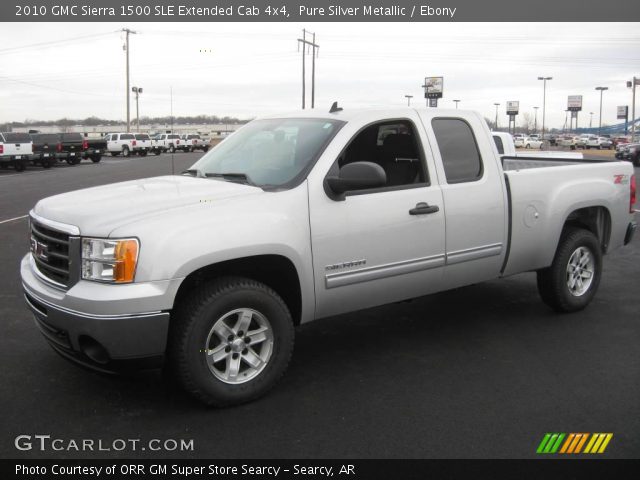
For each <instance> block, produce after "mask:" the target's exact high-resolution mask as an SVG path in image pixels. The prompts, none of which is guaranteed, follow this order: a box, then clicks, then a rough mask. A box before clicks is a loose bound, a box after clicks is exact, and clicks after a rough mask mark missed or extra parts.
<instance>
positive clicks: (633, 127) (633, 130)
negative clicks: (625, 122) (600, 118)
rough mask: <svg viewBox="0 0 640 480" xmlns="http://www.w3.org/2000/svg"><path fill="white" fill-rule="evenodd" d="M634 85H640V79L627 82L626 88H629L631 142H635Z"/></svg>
mask: <svg viewBox="0 0 640 480" xmlns="http://www.w3.org/2000/svg"><path fill="white" fill-rule="evenodd" d="M636 85H640V78H636V77H633V79H632V80H631V81H630V82H627V87H629V88H631V141H632V142H635V140H636Z"/></svg>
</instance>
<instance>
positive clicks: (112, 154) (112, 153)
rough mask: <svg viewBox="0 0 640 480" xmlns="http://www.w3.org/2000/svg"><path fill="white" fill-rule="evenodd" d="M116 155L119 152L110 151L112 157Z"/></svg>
mask: <svg viewBox="0 0 640 480" xmlns="http://www.w3.org/2000/svg"><path fill="white" fill-rule="evenodd" d="M118 155H120V152H111V156H112V157H117V156H118Z"/></svg>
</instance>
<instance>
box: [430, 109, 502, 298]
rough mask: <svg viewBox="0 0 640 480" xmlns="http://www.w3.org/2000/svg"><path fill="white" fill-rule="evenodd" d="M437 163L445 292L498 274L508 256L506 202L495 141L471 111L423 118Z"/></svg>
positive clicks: (484, 123) (483, 122) (482, 122)
mask: <svg viewBox="0 0 640 480" xmlns="http://www.w3.org/2000/svg"><path fill="white" fill-rule="evenodd" d="M420 115H421V117H422V119H423V122H424V126H425V129H426V131H427V134H428V135H429V139H430V141H431V144H432V145H433V153H434V157H435V159H436V168H437V171H438V177H439V179H440V185H441V188H442V196H443V200H444V208H445V210H446V212H447V233H446V263H447V267H446V269H445V272H444V279H443V280H444V283H443V285H444V287H445V288H451V287H457V286H462V285H467V284H471V283H475V282H478V281H482V280H487V279H490V278H495V277H498V276H499V275H500V270H501V267H502V263H503V260H504V257H505V254H506V250H507V245H508V239H507V222H508V217H507V214H508V212H507V197H506V191H505V183H504V179H503V173H502V171H501V169H500V168H499V166H498V162H499V159H498V156H497V150H496V147H495V143H493V137H492V136H491V133H490V132H489V128H488V127H487V125H486V122H485V121H484V120H483V119H482V118H481V117H479V116H478V115H477V114H475V113H473V112H460V113H459V114H458V113H456V114H455V115H438V113H437V111H435V112H432V111H424V112H421V113H420Z"/></svg>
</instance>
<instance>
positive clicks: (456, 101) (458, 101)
mask: <svg viewBox="0 0 640 480" xmlns="http://www.w3.org/2000/svg"><path fill="white" fill-rule="evenodd" d="M454 102H455V103H456V110H457V109H458V103H460V100H454Z"/></svg>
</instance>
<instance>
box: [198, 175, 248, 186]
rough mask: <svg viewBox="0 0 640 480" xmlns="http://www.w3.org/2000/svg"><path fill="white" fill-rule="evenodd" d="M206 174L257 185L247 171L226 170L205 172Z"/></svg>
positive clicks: (209, 176)
mask: <svg viewBox="0 0 640 480" xmlns="http://www.w3.org/2000/svg"><path fill="white" fill-rule="evenodd" d="M205 176H206V177H208V178H211V177H213V178H223V179H225V180H229V181H230V182H238V181H239V182H241V183H245V184H247V185H252V186H255V183H253V182H252V181H251V179H250V178H249V176H248V175H247V174H246V173H235V172H224V173H205Z"/></svg>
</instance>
